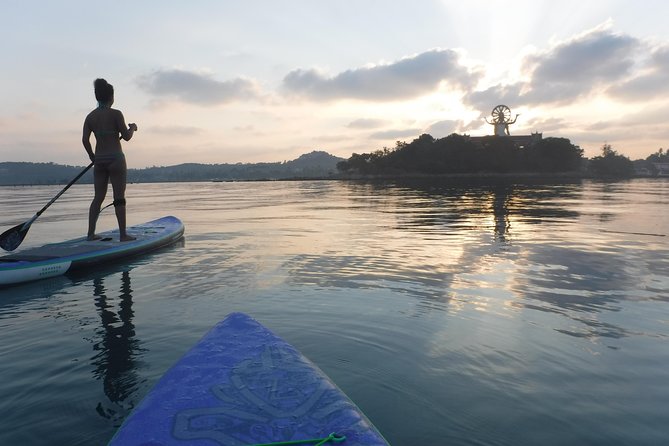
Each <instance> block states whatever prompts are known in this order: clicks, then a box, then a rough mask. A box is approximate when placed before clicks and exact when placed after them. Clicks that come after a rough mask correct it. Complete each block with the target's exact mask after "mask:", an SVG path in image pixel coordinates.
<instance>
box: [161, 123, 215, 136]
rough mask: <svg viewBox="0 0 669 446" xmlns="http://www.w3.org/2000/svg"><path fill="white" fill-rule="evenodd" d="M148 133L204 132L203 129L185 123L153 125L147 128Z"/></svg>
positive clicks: (177, 133)
mask: <svg viewBox="0 0 669 446" xmlns="http://www.w3.org/2000/svg"><path fill="white" fill-rule="evenodd" d="M148 131H149V132H150V133H155V134H160V135H171V136H192V135H199V134H202V133H203V132H204V130H203V129H201V128H199V127H193V126H185V125H169V126H168V125H163V126H153V127H150V128H149V129H148Z"/></svg>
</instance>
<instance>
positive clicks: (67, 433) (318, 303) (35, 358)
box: [0, 180, 669, 446]
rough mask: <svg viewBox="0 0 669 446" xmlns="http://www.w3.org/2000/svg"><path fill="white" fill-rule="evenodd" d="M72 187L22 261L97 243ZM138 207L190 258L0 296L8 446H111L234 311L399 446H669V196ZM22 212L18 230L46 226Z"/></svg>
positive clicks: (590, 191) (275, 199) (208, 197)
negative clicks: (296, 352)
mask: <svg viewBox="0 0 669 446" xmlns="http://www.w3.org/2000/svg"><path fill="white" fill-rule="evenodd" d="M73 189H74V191H73V195H71V196H69V198H70V199H69V200H67V201H64V202H63V208H62V209H61V208H59V207H57V206H54V209H53V210H54V214H52V216H53V218H51V219H44V220H42V219H40V221H39V224H36V225H35V226H34V227H33V228H32V229H31V237H32V238H29V239H27V240H26V241H25V242H24V243H28V244H30V243H40V242H42V241H51V240H48V239H49V238H50V237H52V234H56V233H57V234H62V237H63V238H69V236H78V235H80V232H81V230H82V228H83V227H84V223H85V215H86V209H87V207H88V205H89V198H90V197H89V195H90V191H89V190H85V192H84V190H83V189H77V186H75V187H74V188H73ZM39 192H40V194H41V193H43V192H44V191H43V190H41V189H40V190H39ZM5 193H7V192H5V191H3V189H2V188H0V201H3V194H5ZM22 194H24V195H25V198H26V202H31V201H30V199H29V198H30V197H29V195H30V193H29V191H28V190H25V191H23V192H22ZM128 195H131V196H133V203H134V204H133V209H132V213H131V216H132V219H134V221H146V220H149V219H152V218H155V217H156V216H160V215H163V214H166V213H170V214H174V215H177V216H179V217H180V218H182V219H183V220H184V222H185V225H186V236H185V240H184V241H183V242H181V243H180V244H178V245H175V246H174V247H172V248H170V249H167V250H164V251H161V252H159V253H156V254H155V255H152V256H147V257H144V258H141V259H137V261H135V262H133V263H132V265H131V266H132V269H131V270H130V271H129V272H128V271H126V270H128V269H129V268H128V267H127V266H123V265H121V266H117V267H116V269H112V270H107V271H96V272H93V273H90V274H88V275H84V276H80V277H76V276H73V277H68V278H60V279H58V280H57V281H45V282H42V283H40V284H37V283H36V284H31V285H26V286H25V287H23V286H22V287H17V288H16V290H15V291H13V292H12V293H11V296H10V295H9V294H3V291H0V339H2V340H3V341H2V342H0V356H1V357H2V358H3V361H0V376H2V377H3V378H5V379H4V381H3V380H0V412H2V413H3V414H5V413H6V414H8V415H7V416H6V417H5V418H3V419H0V423H4V424H5V425H2V426H0V427H2V428H3V429H0V444H22V445H29V446H37V445H41V444H48V443H45V442H44V440H43V439H44V438H48V437H50V436H51V438H49V439H50V440H52V441H50V442H49V443H51V444H100V445H102V444H105V443H106V441H107V440H108V439H109V438H110V437H111V436H112V435H113V432H114V430H115V428H116V427H117V426H118V425H119V424H120V422H121V420H122V419H123V417H125V416H126V415H127V414H128V413H129V411H130V409H131V408H132V406H133V405H134V404H135V403H136V402H138V401H139V400H141V398H142V397H143V396H144V394H145V393H146V392H147V391H148V388H150V386H151V385H152V384H153V383H154V382H155V381H156V380H157V379H158V378H159V377H160V376H161V375H162V374H163V373H164V371H165V370H166V369H167V368H169V366H170V365H172V364H173V363H174V361H175V360H176V359H178V358H179V357H180V356H181V355H182V354H183V353H184V352H185V351H186V350H187V349H188V348H189V347H190V346H192V344H193V343H194V342H196V341H197V339H199V338H200V337H201V336H202V335H203V334H204V333H205V332H206V331H207V329H208V328H210V327H211V326H212V325H213V324H214V323H215V322H217V321H218V320H220V319H222V318H223V317H225V315H227V314H228V313H229V312H231V311H244V312H248V313H250V314H252V315H253V316H255V317H256V318H257V319H259V320H260V321H261V322H263V323H264V324H266V325H268V327H270V328H271V329H273V330H274V331H276V332H277V334H279V335H281V336H283V337H285V338H286V339H287V340H288V341H289V342H291V343H293V344H294V345H296V347H297V348H298V349H300V350H301V351H302V352H303V353H304V354H305V355H306V356H307V357H309V358H310V359H311V360H312V361H314V362H315V363H316V364H317V365H319V366H320V367H321V368H323V369H324V370H325V371H326V373H328V375H329V376H331V377H332V379H333V380H334V381H335V382H336V383H337V385H339V386H340V387H341V388H342V389H343V390H345V391H346V393H348V394H349V396H350V397H351V398H352V399H353V400H354V401H355V402H356V403H357V404H358V405H359V406H360V407H361V408H363V410H364V411H365V412H366V414H367V415H368V416H369V417H370V418H371V419H372V421H373V422H374V423H375V424H376V425H377V426H378V427H379V428H380V430H381V431H382V432H383V433H384V435H385V436H386V437H388V439H389V440H390V441H391V443H392V444H394V445H396V446H401V445H415V444H481V445H492V444H495V445H536V444H542V445H563V444H593V445H607V446H610V445H623V444H635V445H655V444H664V443H666V440H667V436H668V435H667V430H666V426H667V425H668V424H669V414H668V413H667V411H666V407H668V406H667V405H668V404H669V387H668V386H667V385H666V383H667V382H669V367H668V366H669V350H667V349H666V341H667V338H668V337H669V328H668V327H669V323H668V322H667V321H669V306H668V305H667V304H669V276H668V274H667V271H669V237H666V236H664V237H663V235H669V214H667V212H666V209H667V206H668V205H669V182H667V181H660V180H635V181H630V182H621V183H615V184H610V183H598V182H589V181H584V182H580V181H579V182H568V181H565V182H561V183H556V184H544V183H541V184H532V183H529V182H512V181H506V182H505V181H492V180H489V181H488V180H482V181H479V182H478V183H471V182H464V181H462V182H455V181H450V182H441V183H435V182H429V181H421V180H406V181H393V182H335V181H315V182H309V181H306V182H299V181H298V182H266V183H187V184H162V185H129V191H128ZM64 198H65V197H64ZM40 200H41V197H34V200H33V201H34V202H40ZM10 202H11V203H12V205H11V208H10V209H11V214H12V215H11V216H9V217H7V219H8V221H11V222H12V223H13V222H14V221H19V220H21V219H22V218H23V219H25V215H26V214H27V215H30V214H31V211H34V210H32V209H28V208H23V207H22V205H21V202H16V201H11V200H10ZM59 203H60V202H59ZM165 209H169V211H165ZM50 211H51V209H50ZM69 215H71V216H72V217H69ZM0 218H3V217H2V216H0ZM105 219H107V220H105ZM100 225H101V226H104V227H107V226H109V227H113V225H115V221H114V219H113V215H112V214H110V215H108V216H103V217H102V221H101V223H100ZM8 226H9V224H8ZM644 234H646V235H644ZM648 234H651V235H652V236H650V235H648ZM131 278H132V280H131ZM91 298H92V299H91ZM139 339H141V342H140V340H139ZM91 346H92V347H93V353H94V354H93V356H92V357H91ZM7 426H10V427H11V428H12V429H10V430H7V429H4V428H5V427H7ZM54 432H56V433H55V434H54ZM54 441H55V443H54Z"/></svg>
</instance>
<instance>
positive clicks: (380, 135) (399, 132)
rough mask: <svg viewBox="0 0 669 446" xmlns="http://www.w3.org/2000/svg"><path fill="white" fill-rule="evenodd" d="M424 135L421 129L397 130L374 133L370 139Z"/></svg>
mask: <svg viewBox="0 0 669 446" xmlns="http://www.w3.org/2000/svg"><path fill="white" fill-rule="evenodd" d="M421 133H422V131H421V129H403V130H401V129H396V130H384V131H381V132H375V133H372V134H371V135H370V136H369V137H370V138H372V139H396V138H406V137H407V136H416V137H417V136H418V135H420V134H421Z"/></svg>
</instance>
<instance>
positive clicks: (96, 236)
mask: <svg viewBox="0 0 669 446" xmlns="http://www.w3.org/2000/svg"><path fill="white" fill-rule="evenodd" d="M101 238H102V237H101V236H99V235H97V234H93V235H88V236H86V240H88V241H89V242H92V241H93V240H100V239H101Z"/></svg>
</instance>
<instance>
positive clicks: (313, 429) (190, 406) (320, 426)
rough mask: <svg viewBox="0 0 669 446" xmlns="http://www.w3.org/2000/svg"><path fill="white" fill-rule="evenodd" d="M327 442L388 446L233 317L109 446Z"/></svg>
mask: <svg viewBox="0 0 669 446" xmlns="http://www.w3.org/2000/svg"><path fill="white" fill-rule="evenodd" d="M331 434H333V435H331ZM329 436H330V437H329ZM328 437H329V438H330V440H327V441H324V442H323V443H322V444H323V445H324V446H331V445H333V444H337V445H340V446H363V445H364V446H368V445H385V446H387V445H388V443H387V442H386V440H385V439H384V438H383V437H382V436H381V434H380V433H379V432H378V431H377V430H376V428H375V427H374V426H373V425H372V424H371V422H370V421H369V420H368V419H367V418H366V417H365V415H364V414H363V413H362V412H361V411H360V409H358V407H357V406H356V405H355V404H354V403H353V402H352V401H351V400H350V399H349V398H348V397H347V396H346V395H345V394H344V393H343V392H342V391H341V390H339V388H338V387H337V386H336V385H335V384H334V383H332V381H330V379H329V378H327V376H326V375H325V374H324V373H323V372H322V371H321V370H320V369H319V368H318V367H317V366H316V365H314V364H313V363H312V362H310V361H309V360H308V359H306V358H305V357H304V356H303V355H302V354H301V353H300V352H299V351H297V350H296V349H295V348H294V347H293V346H291V345H290V344H288V343H287V342H286V341H284V340H283V339H281V338H279V337H277V336H276V335H275V334H273V333H272V332H271V331H270V330H268V329H267V328H265V327H264V326H263V325H261V324H260V323H259V322H257V321H256V320H254V319H253V318H251V317H250V316H248V315H246V314H242V313H232V314H230V315H229V316H228V317H227V318H226V319H224V320H223V321H221V322H219V323H218V324H217V325H216V326H215V327H214V328H212V329H211V330H210V331H209V333H207V334H206V335H205V336H204V337H203V338H202V339H201V340H200V341H199V342H198V343H197V344H196V345H195V346H194V347H193V348H192V349H191V350H190V351H188V352H187V353H186V354H185V355H184V356H183V357H182V358H181V359H180V360H179V361H178V362H177V363H176V364H175V365H174V366H173V367H172V368H171V369H169V370H168V371H167V372H166V373H165V375H164V376H163V377H162V378H161V379H160V380H159V382H158V383H157V384H156V385H155V386H154V388H153V389H152V390H151V391H150V392H149V394H148V395H147V396H146V397H145V398H144V399H143V400H142V402H141V403H140V404H139V405H138V406H137V407H136V408H135V410H134V411H133V412H132V413H131V414H130V416H129V417H128V419H126V421H125V422H124V423H123V425H122V426H121V427H120V428H119V430H118V431H117V433H116V435H115V436H114V437H113V438H112V440H111V442H110V443H109V445H110V446H140V445H145V446H149V445H151V446H172V445H174V446H177V445H180V446H183V445H192V446H214V445H226V446H248V445H259V444H263V445H265V444H273V443H277V442H298V441H301V440H312V442H309V443H304V444H308V445H315V444H319V441H322V440H323V439H326V438H328ZM343 437H345V438H343ZM291 444H299V443H291Z"/></svg>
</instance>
